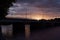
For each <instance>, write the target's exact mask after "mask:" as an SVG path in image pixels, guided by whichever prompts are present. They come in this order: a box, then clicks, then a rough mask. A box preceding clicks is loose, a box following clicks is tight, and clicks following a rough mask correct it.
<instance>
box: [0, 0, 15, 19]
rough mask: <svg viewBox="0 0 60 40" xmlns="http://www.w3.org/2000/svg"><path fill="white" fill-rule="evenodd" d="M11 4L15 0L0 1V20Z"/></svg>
mask: <svg viewBox="0 0 60 40" xmlns="http://www.w3.org/2000/svg"><path fill="white" fill-rule="evenodd" d="M12 2H15V0H0V19H4V18H5V16H6V15H7V14H8V13H7V11H8V8H9V7H10V6H12Z"/></svg>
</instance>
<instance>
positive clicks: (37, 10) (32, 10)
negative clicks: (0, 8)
mask: <svg viewBox="0 0 60 40" xmlns="http://www.w3.org/2000/svg"><path fill="white" fill-rule="evenodd" d="M8 13H9V14H10V15H26V14H27V15H39V16H41V15H42V17H43V16H45V17H46V16H47V17H51V18H55V17H60V0H17V1H16V3H13V6H12V7H10V8H9V12H8Z"/></svg>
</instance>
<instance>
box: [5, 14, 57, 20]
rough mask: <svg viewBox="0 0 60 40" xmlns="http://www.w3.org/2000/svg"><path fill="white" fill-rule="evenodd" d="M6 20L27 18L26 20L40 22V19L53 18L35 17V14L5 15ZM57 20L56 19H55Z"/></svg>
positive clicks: (48, 17) (47, 16) (47, 17)
mask: <svg viewBox="0 0 60 40" xmlns="http://www.w3.org/2000/svg"><path fill="white" fill-rule="evenodd" d="M6 17H7V18H24V19H25V18H28V19H35V20H41V19H46V20H48V19H53V18H55V17H51V16H49V15H37V14H31V15H27V16H26V15H7V16H6ZM57 18H58V17H57Z"/></svg>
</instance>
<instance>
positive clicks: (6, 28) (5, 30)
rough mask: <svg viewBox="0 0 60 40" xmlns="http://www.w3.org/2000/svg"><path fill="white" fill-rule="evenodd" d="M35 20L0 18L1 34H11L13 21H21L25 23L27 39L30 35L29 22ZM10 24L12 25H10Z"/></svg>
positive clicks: (27, 39)
mask: <svg viewBox="0 0 60 40" xmlns="http://www.w3.org/2000/svg"><path fill="white" fill-rule="evenodd" d="M35 22H37V20H32V19H22V18H20V19H17V18H6V19H2V20H0V25H1V28H2V34H4V35H6V36H7V35H9V36H12V35H13V24H15V23H20V24H21V23H22V24H24V25H25V27H24V28H25V38H26V40H29V35H30V24H31V23H35ZM15 25H16V24H15ZM11 26H12V27H11Z"/></svg>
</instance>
